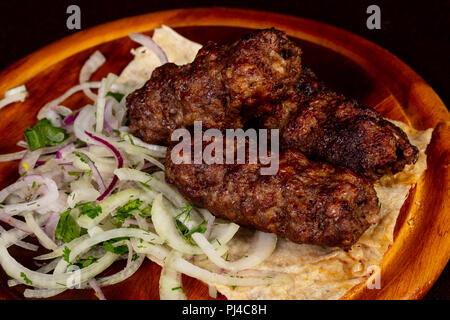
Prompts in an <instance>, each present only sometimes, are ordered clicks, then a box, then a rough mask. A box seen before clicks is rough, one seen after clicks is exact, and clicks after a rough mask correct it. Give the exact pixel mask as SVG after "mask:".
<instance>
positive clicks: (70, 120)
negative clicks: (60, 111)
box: [63, 111, 80, 126]
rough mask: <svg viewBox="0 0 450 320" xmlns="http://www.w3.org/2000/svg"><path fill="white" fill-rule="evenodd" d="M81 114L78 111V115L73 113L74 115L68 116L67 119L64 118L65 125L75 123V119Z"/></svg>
mask: <svg viewBox="0 0 450 320" xmlns="http://www.w3.org/2000/svg"><path fill="white" fill-rule="evenodd" d="M79 114H80V112H79V111H77V112H76V113H73V114H71V115H69V116H67V117H66V118H64V120H63V124H64V125H66V126H67V125H69V124H72V123H74V121H75V119H76V118H77V117H78V115H79Z"/></svg>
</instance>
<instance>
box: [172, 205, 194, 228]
mask: <svg viewBox="0 0 450 320" xmlns="http://www.w3.org/2000/svg"><path fill="white" fill-rule="evenodd" d="M192 209H194V207H193V206H191V205H190V204H189V203H186V205H185V206H184V207H182V208H181V212H180V213H179V214H178V215H177V216H176V217H175V218H176V219H178V218H179V217H181V216H182V215H183V214H185V215H186V216H185V217H184V219H183V223H185V222H186V221H189V220H191V211H192Z"/></svg>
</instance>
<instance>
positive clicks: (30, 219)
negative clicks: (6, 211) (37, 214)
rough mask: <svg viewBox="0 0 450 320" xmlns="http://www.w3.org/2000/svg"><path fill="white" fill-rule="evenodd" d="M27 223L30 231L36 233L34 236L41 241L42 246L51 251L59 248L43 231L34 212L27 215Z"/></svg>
mask: <svg viewBox="0 0 450 320" xmlns="http://www.w3.org/2000/svg"><path fill="white" fill-rule="evenodd" d="M25 221H26V223H27V225H28V227H29V228H30V230H31V231H32V232H33V233H34V235H35V236H36V237H37V238H38V239H39V241H40V242H41V244H42V245H43V246H44V247H45V248H46V249H49V250H55V249H57V248H58V246H57V245H56V243H55V242H53V240H52V239H50V238H49V236H48V235H47V234H46V233H45V232H44V230H42V229H41V227H40V226H39V225H38V223H37V222H36V220H35V219H34V216H33V213H32V212H27V213H25Z"/></svg>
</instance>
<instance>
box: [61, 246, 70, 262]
mask: <svg viewBox="0 0 450 320" xmlns="http://www.w3.org/2000/svg"><path fill="white" fill-rule="evenodd" d="M69 257H70V249H69V248H68V247H64V251H63V255H62V258H63V260H64V261H65V262H67V263H70V260H69Z"/></svg>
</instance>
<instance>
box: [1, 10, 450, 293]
mask: <svg viewBox="0 0 450 320" xmlns="http://www.w3.org/2000/svg"><path fill="white" fill-rule="evenodd" d="M161 24H166V25H168V26H171V27H174V28H175V29H176V30H177V31H178V32H180V33H181V34H183V35H184V36H186V37H188V38H190V39H192V40H194V41H197V42H200V43H206V42H207V41H209V40H212V41H218V42H224V41H233V40H236V39H237V38H239V37H240V36H241V35H243V34H245V33H247V32H248V31H249V30H250V29H256V28H265V27H275V28H278V29H281V30H283V31H285V32H287V33H288V34H289V35H290V36H291V37H292V38H293V39H294V40H295V41H297V42H298V43H299V44H300V46H301V47H302V48H303V51H304V58H303V63H304V64H305V65H308V66H309V67H311V68H312V69H313V70H314V71H315V72H316V73H317V74H318V76H319V77H320V78H322V79H323V80H325V81H326V82H327V83H329V84H330V86H331V87H334V88H335V89H337V90H338V91H341V92H343V93H344V94H346V95H347V96H351V97H354V98H356V99H359V100H360V101H361V102H363V103H364V104H366V105H369V106H373V107H375V108H376V109H377V110H378V111H380V112H381V113H382V114H383V115H384V116H386V117H388V118H390V119H394V120H400V121H403V122H405V123H408V124H410V125H412V126H413V127H414V128H416V129H426V128H430V127H436V130H435V131H434V133H433V137H432V141H431V143H430V145H429V147H428V149H427V155H428V169H427V171H426V172H425V175H424V176H423V177H422V179H421V181H420V182H419V183H418V184H417V186H416V187H415V188H413V189H412V190H411V192H410V195H409V198H408V199H407V201H406V202H405V204H404V206H403V208H402V211H401V214H400V217H399V219H398V221H397V225H396V228H395V242H394V245H393V246H392V247H391V248H390V249H389V251H388V252H387V254H386V255H385V257H384V259H383V261H382V264H381V269H382V273H381V289H380V290H368V289H367V288H366V287H365V286H364V285H359V286H356V287H354V288H353V289H352V290H351V291H350V292H349V293H348V294H347V295H345V297H344V299H420V298H421V297H423V296H424V294H425V293H426V292H427V290H428V289H429V288H430V287H431V285H432V284H433V283H434V281H436V279H437V277H438V276H439V274H440V273H441V271H442V270H443V268H444V267H445V265H446V264H447V262H448V260H449V257H450V236H449V230H450V197H449V192H450V170H449V164H450V150H449V146H450V128H449V126H450V115H449V112H448V111H447V109H446V107H445V106H444V104H443V103H442V101H441V100H440V98H439V97H438V96H437V95H436V93H435V92H434V91H433V90H432V89H431V88H430V87H429V86H428V85H427V84H426V83H425V82H424V81H423V79H422V78H421V77H420V76H418V75H417V74H416V73H415V72H414V71H413V70H412V69H410V68H409V67H408V66H406V65H405V64H404V63H403V62H402V61H400V60H399V59H398V58H396V57H395V56H393V55H392V54H390V53H389V52H388V51H386V50H384V49H383V48H381V47H379V46H377V45H375V44H373V43H371V42H369V41H367V40H365V39H363V38H361V37H358V36H356V35H354V34H351V33H349V32H346V31H343V30H340V29H338V28H335V27H332V26H329V25H325V24H322V23H318V22H314V21H310V20H306V19H301V18H297V17H291V16H286V15H280V14H274V13H268V12H261V11H251V10H243V9H230V8H227V9H225V8H199V9H181V10H171V11H163V12H156V13H150V14H146V15H142V16H136V17H131V18H125V19H121V20H118V21H115V22H111V23H108V24H104V25H101V26H98V27H95V28H92V29H89V30H86V31H82V32H79V33H76V34H74V35H72V36H70V37H67V38H64V39H62V40H60V41H58V42H55V43H53V44H51V45H49V46H47V47H45V48H43V49H41V50H39V51H37V52H35V53H33V54H31V55H29V56H27V57H25V58H24V59H22V60H20V61H18V62H17V63H15V64H13V65H12V66H10V67H8V68H7V69H5V70H4V71H2V72H1V73H0V96H2V95H3V94H4V92H5V91H6V90H7V89H9V88H12V87H15V86H17V85H20V84H26V86H27V88H28V89H29V92H30V95H29V97H28V98H27V100H26V101H25V102H24V103H16V104H12V105H10V106H7V107H5V108H4V109H2V110H1V111H0V115H1V116H0V132H1V134H2V140H1V142H0V153H7V152H13V151H17V150H19V149H18V147H16V146H15V144H16V143H17V141H19V140H21V139H23V131H24V130H25V128H26V126H27V125H31V124H33V123H35V122H36V114H37V112H38V110H39V108H40V107H42V106H43V105H44V104H45V103H46V102H48V101H50V100H52V99H54V98H56V97H58V96H59V95H61V94H62V93H63V92H64V91H65V90H67V89H68V88H70V87H71V86H73V85H75V84H77V82H78V74H79V71H80V69H81V66H82V65H83V63H84V62H85V60H86V59H87V58H88V57H89V55H90V54H91V53H92V52H94V51H95V50H100V51H101V52H102V53H103V54H104V55H105V56H106V58H107V63H106V64H105V66H103V67H102V68H101V69H100V70H99V71H98V72H97V73H96V74H95V75H94V77H93V80H99V79H100V78H102V77H104V76H105V75H107V73H108V72H114V73H119V72H120V70H121V69H122V68H123V67H124V66H125V65H126V64H127V63H128V62H129V61H130V59H131V58H132V56H131V54H130V53H129V51H130V49H131V48H133V47H136V46H137V45H136V44H135V43H132V42H131V40H129V39H128V38H127V37H126V36H127V34H129V33H131V32H146V33H148V34H151V32H152V30H153V29H154V28H156V27H159V26H160V25H161ZM88 102H90V101H89V99H88V98H86V97H84V96H83V95H82V94H77V95H74V96H73V97H71V98H70V99H68V100H67V101H66V102H65V105H67V106H69V107H71V108H76V107H80V106H82V105H84V104H85V103H88ZM17 165H18V161H13V162H8V163H0V173H1V176H0V188H3V187H5V186H6V185H8V184H10V183H12V182H14V181H15V180H16V179H17V178H18V173H17ZM408 221H409V222H410V221H413V223H407V222H408ZM10 252H11V253H12V254H13V256H14V257H17V258H18V260H19V261H20V262H22V263H24V264H25V265H26V266H28V267H30V268H32V267H34V266H33V262H32V255H31V254H30V253H29V252H24V251H22V250H19V249H17V248H11V249H10ZM42 252H44V251H43V250H42ZM34 255H36V254H35V253H33V256H34ZM34 268H35V267H34ZM120 268H123V264H121V263H117V264H115V265H114V266H113V267H112V268H111V270H108V273H111V272H115V271H117V270H119V269H120ZM159 273H160V268H159V266H157V265H155V264H154V263H151V262H150V261H146V262H145V263H144V264H143V266H142V267H141V269H140V270H139V271H138V272H137V273H136V274H135V275H133V276H132V277H131V278H129V279H128V280H126V281H125V282H123V283H120V284H117V285H114V286H110V287H107V288H105V290H104V292H105V295H106V296H107V297H108V298H109V299H158V298H159V294H158V281H159ZM6 282H7V276H6V274H4V272H0V299H23V296H22V291H23V289H24V287H23V286H18V287H14V288H8V287H7V284H6ZM183 283H184V285H185V287H186V292H187V294H188V297H189V298H190V299H209V296H208V290H207V287H206V286H205V285H204V284H202V283H201V282H199V281H197V280H194V279H191V278H189V277H183ZM219 298H223V297H219ZM56 299H95V296H94V294H93V291H92V290H91V291H87V290H71V291H67V292H65V293H63V294H61V295H59V296H57V297H56Z"/></svg>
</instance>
